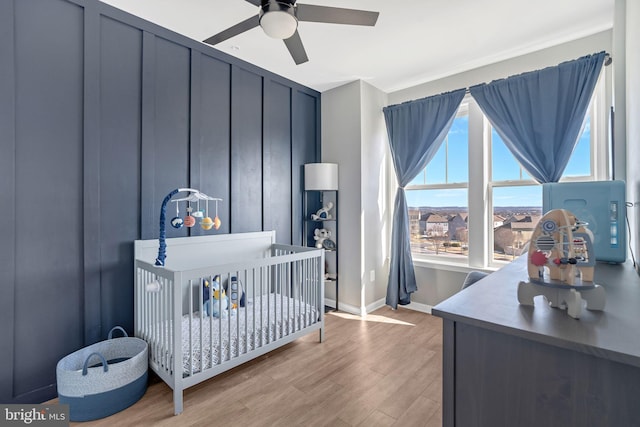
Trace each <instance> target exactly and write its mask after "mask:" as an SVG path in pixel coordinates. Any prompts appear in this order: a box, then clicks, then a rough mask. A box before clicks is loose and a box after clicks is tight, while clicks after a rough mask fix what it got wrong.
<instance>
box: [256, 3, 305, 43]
mask: <svg viewBox="0 0 640 427" xmlns="http://www.w3.org/2000/svg"><path fill="white" fill-rule="evenodd" d="M260 26H261V27H262V29H263V30H264V32H265V34H266V35H268V36H269V37H273V38H274V39H280V40H284V39H288V38H289V37H291V36H292V35H293V34H294V33H295V32H296V29H297V28H298V21H297V20H296V18H295V17H294V16H293V15H291V14H290V13H287V12H284V11H279V10H274V11H270V12H268V13H265V14H264V15H262V17H261V18H260Z"/></svg>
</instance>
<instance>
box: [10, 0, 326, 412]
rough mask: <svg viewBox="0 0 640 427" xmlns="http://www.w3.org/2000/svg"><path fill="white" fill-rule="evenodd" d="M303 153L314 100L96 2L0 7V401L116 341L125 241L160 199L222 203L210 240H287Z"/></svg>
mask: <svg viewBox="0 0 640 427" xmlns="http://www.w3.org/2000/svg"><path fill="white" fill-rule="evenodd" d="M319 146H320V94H319V93H318V92H315V91H313V90H311V89H309V88H306V87H303V86H301V85H298V84H296V83H294V82H291V81H289V80H286V79H284V78H282V77H279V76H277V75H274V74H271V73H269V72H267V71H265V70H262V69H260V68H258V67H255V66H253V65H251V64H247V63H244V62H242V61H239V60H237V59H235V58H233V57H231V56H229V55H226V54H224V53H221V52H219V51H217V50H215V49H213V48H211V47H208V46H206V45H203V44H201V43H199V42H196V41H193V40H190V39H188V38H186V37H183V36H180V35H178V34H175V33H172V32H170V31H168V30H166V29H163V28H160V27H158V26H155V25H153V24H150V23H149V22H146V21H144V20H142V19H139V18H136V17H134V16H131V15H128V14H126V13H124V12H122V11H120V10H118V9H115V8H112V7H110V6H108V5H105V4H103V3H100V2H98V1H97V0H6V1H3V2H0V153H1V154H0V206H2V215H3V220H2V221H0V325H1V327H0V340H1V341H2V345H1V346H0V402H3V403H19V402H32V403H35V402H42V401H44V400H48V399H50V398H52V397H55V395H56V390H55V364H56V363H57V361H58V360H59V359H60V358H61V357H63V356H64V355H66V354H68V353H70V352H72V351H74V350H76V349H78V348H80V347H82V346H84V345H87V344H90V343H93V342H95V341H98V340H101V339H104V338H105V334H106V332H107V331H108V330H109V329H110V328H111V327H112V326H114V325H123V326H124V327H125V328H126V329H127V330H128V331H129V332H132V327H133V294H132V287H133V261H132V257H133V243H132V242H133V240H135V239H140V238H143V239H150V238H156V237H157V235H158V230H157V227H158V225H157V222H158V214H159V209H160V204H161V201H162V199H163V198H164V196H165V195H166V194H167V193H168V192H169V191H170V190H172V189H174V188H176V187H186V186H190V187H195V188H199V189H201V190H202V191H204V192H205V193H207V194H210V195H215V196H217V197H221V198H223V199H224V202H223V203H222V204H220V206H219V212H218V214H219V216H220V217H221V218H222V221H223V225H222V227H221V228H220V230H218V231H214V232H216V233H230V232H243V231H256V230H271V229H275V230H276V232H277V238H278V240H279V241H280V242H283V243H301V241H302V226H301V219H300V218H301V207H302V189H303V186H302V165H303V164H304V163H308V162H313V161H317V160H319ZM188 232H189V231H188V230H187V229H180V230H174V229H170V230H168V235H169V236H186V235H187V233H188ZM191 233H192V234H202V233H203V231H202V230H200V229H197V228H195V227H194V228H193V229H192V230H191Z"/></svg>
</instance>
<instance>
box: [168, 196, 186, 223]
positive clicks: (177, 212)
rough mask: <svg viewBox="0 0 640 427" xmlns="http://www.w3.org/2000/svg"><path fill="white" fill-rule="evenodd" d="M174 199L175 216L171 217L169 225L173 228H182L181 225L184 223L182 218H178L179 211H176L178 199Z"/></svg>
mask: <svg viewBox="0 0 640 427" xmlns="http://www.w3.org/2000/svg"><path fill="white" fill-rule="evenodd" d="M174 201H175V202H176V216H174V217H173V218H171V226H172V227H173V228H182V226H183V225H184V221H183V220H182V218H180V212H179V211H178V201H176V200H174Z"/></svg>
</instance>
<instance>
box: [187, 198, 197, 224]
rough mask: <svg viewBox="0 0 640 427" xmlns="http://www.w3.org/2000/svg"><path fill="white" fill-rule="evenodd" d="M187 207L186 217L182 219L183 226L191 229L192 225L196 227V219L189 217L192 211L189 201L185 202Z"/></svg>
mask: <svg viewBox="0 0 640 427" xmlns="http://www.w3.org/2000/svg"><path fill="white" fill-rule="evenodd" d="M187 203H188V204H189V205H188V206H187V216H186V217H184V225H185V227H193V226H194V225H196V219H195V218H194V217H193V216H191V211H192V210H193V209H192V208H191V201H188V202H187Z"/></svg>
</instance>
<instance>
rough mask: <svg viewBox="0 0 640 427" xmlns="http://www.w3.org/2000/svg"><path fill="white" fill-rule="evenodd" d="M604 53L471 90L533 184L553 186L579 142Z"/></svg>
mask: <svg viewBox="0 0 640 427" xmlns="http://www.w3.org/2000/svg"><path fill="white" fill-rule="evenodd" d="M604 57H605V52H600V53H597V54H594V55H588V56H584V57H582V58H578V59H576V60H573V61H568V62H563V63H562V64H559V65H557V66H554V67H548V68H545V69H542V70H539V71H531V72H528V73H524V74H520V75H517V76H512V77H508V78H506V79H502V80H496V81H493V82H491V83H483V84H480V85H476V86H473V87H471V88H470V92H471V95H472V96H473V98H474V99H475V100H476V102H477V103H478V105H479V106H480V108H481V109H482V112H483V113H484V114H485V116H486V117H487V118H488V119H489V121H490V122H491V125H492V126H493V127H494V128H495V130H496V132H497V133H498V135H500V137H501V138H502V140H503V141H504V143H505V145H506V146H507V148H508V149H509V151H511V153H512V154H513V155H514V156H515V158H516V159H517V160H518V162H519V163H520V164H521V165H522V167H523V168H524V169H525V170H526V171H527V172H528V173H529V175H531V176H532V177H533V178H534V179H535V180H536V181H537V182H539V183H545V182H557V181H558V180H559V179H560V177H561V176H562V173H563V172H564V169H565V168H566V166H567V163H568V162H569V158H570V157H571V153H572V152H573V149H574V148H575V146H576V144H577V142H578V139H579V137H580V131H581V130H582V127H583V125H584V121H585V116H586V112H587V109H588V108H589V103H590V101H591V96H592V95H593V90H594V88H595V85H596V83H597V81H598V76H599V75H600V70H601V69H602V64H603V62H604Z"/></svg>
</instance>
